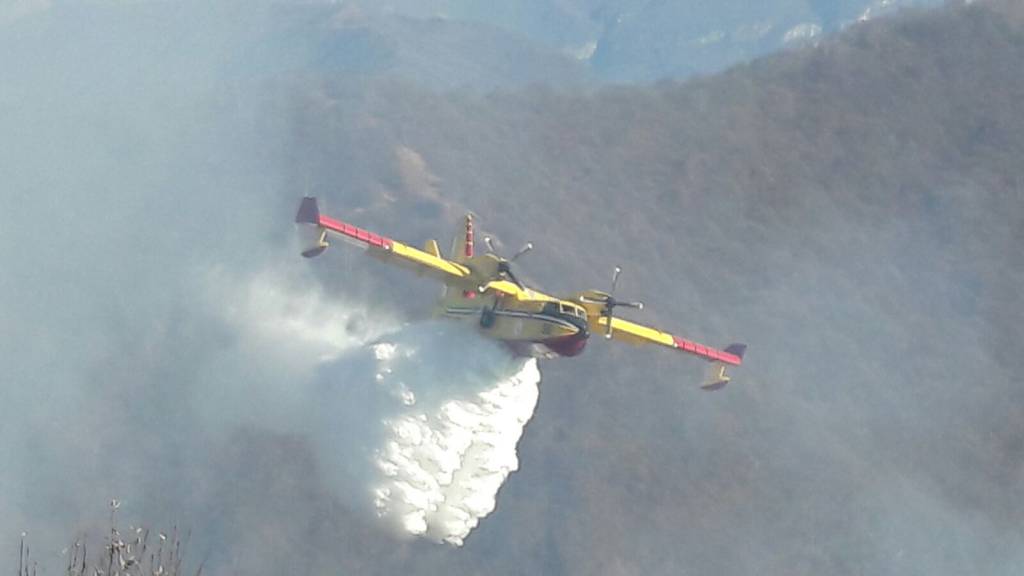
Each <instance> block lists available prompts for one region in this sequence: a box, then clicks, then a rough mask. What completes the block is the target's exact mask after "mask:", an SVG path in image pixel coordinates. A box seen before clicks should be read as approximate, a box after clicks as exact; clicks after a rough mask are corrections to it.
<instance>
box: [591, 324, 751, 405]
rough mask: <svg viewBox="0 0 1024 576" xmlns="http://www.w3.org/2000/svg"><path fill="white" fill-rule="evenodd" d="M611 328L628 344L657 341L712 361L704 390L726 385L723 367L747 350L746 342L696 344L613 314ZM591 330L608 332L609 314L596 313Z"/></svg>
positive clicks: (738, 359) (739, 359) (736, 361)
mask: <svg viewBox="0 0 1024 576" xmlns="http://www.w3.org/2000/svg"><path fill="white" fill-rule="evenodd" d="M611 322H612V330H611V337H612V338H614V339H616V340H622V341H624V342H629V343H630V344H635V345H642V344H658V345H660V346H664V347H666V348H672V349H675V350H679V351H681V352H686V353H688V354H692V355H694V356H697V357H699V358H703V359H704V360H707V361H708V362H712V363H713V366H712V370H711V373H710V375H709V378H708V380H707V381H706V382H705V383H704V385H703V388H705V389H707V390H716V389H718V388H721V387H723V386H725V385H726V384H727V383H728V382H729V377H728V376H726V375H725V367H726V365H729V366H739V365H740V364H742V363H743V353H744V352H746V350H747V346H746V345H745V344H731V345H729V346H728V347H726V349H725V350H719V349H717V348H712V347H710V346H705V345H703V344H698V343H697V342H693V341H692V340H687V339H686V338H681V337H679V336H674V335H672V334H669V333H668V332H662V331H661V330H658V329H657V328H651V327H649V326H644V325H642V324H637V323H635V322H630V321H629V320H623V319H621V318H616V317H614V316H613V317H612V318H611ZM592 323H593V324H596V326H593V330H594V332H598V333H607V331H608V318H606V317H604V316H598V317H597V318H594V319H593V320H592Z"/></svg>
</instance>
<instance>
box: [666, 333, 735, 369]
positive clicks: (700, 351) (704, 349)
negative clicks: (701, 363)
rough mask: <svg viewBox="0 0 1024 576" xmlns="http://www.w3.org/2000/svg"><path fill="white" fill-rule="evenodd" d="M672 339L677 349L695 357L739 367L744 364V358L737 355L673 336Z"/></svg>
mask: <svg viewBox="0 0 1024 576" xmlns="http://www.w3.org/2000/svg"><path fill="white" fill-rule="evenodd" d="M672 339H673V340H675V342H676V347H677V348H679V349H680V350H682V351H684V352H689V353H690V354H693V355H695V356H700V357H701V358H706V359H708V360H714V361H716V362H724V363H725V364H732V365H733V366H739V365H740V364H741V363H743V359H742V358H740V357H739V356H737V355H735V354H729V353H728V352H725V351H724V350H718V349H715V348H710V347H708V346H704V345H703V344H698V343H696V342H691V341H689V340H687V339H686V338H680V337H679V336H673V337H672Z"/></svg>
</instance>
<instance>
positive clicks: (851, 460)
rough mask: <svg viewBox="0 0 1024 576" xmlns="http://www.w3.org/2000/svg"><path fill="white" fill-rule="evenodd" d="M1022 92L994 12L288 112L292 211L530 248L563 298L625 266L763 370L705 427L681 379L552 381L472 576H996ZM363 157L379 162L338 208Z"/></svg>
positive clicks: (655, 370) (395, 92)
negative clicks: (552, 78) (702, 62)
mask: <svg viewBox="0 0 1024 576" xmlns="http://www.w3.org/2000/svg"><path fill="white" fill-rule="evenodd" d="M1022 61H1024V33H1022V29H1021V20H1020V18H1019V9H1018V8H1017V7H1015V6H1014V5H1012V4H1006V5H1005V6H1004V7H1001V8H1000V7H996V6H994V5H975V6H972V7H968V8H958V9H948V10H944V11H939V12H933V13H926V14H915V15H911V16H906V17H900V18H894V19H890V20H885V21H881V22H877V23H874V24H872V25H870V26H862V27H856V28H853V29H850V30H848V31H847V32H845V33H843V34H842V35H840V36H839V37H838V38H835V39H833V40H830V41H828V42H825V43H823V44H822V45H821V46H820V47H818V48H809V49H805V50H801V51H798V52H795V53H790V54H785V55H781V56H777V57H773V58H768V59H765V60H760V61H756V62H754V63H752V64H750V65H745V66H740V67H738V68H734V69H732V70H730V71H729V72H727V73H725V74H723V75H720V76H717V77H712V78H707V79H702V80H698V81H691V82H687V83H683V84H676V83H662V84H658V85H656V86H654V87H651V88H615V89H606V90H600V91H597V92H593V93H589V94H586V95H580V94H574V93H567V92H565V91H560V90H558V89H553V88H552V89H538V90H531V91H526V92H511V93H497V94H492V95H489V96H485V97H477V96H460V95H458V94H444V95H435V94H433V93H430V92H425V91H423V90H419V89H416V88H415V87H414V86H409V85H406V84H397V83H396V84H379V85H375V86H374V87H372V89H371V90H372V91H371V92H370V94H371V96H367V97H360V100H359V101H358V102H354V101H352V100H350V99H348V97H347V96H346V93H345V87H344V85H341V83H334V82H331V81H325V82H323V83H321V84H319V85H317V86H315V87H313V88H312V89H311V91H310V93H309V96H308V98H307V99H306V100H305V101H303V102H301V103H299V104H297V106H298V107H299V108H300V109H301V110H302V113H303V114H304V115H307V116H306V117H307V118H308V120H306V121H305V122H303V123H302V124H301V125H303V126H305V129H304V131H303V132H302V135H301V138H298V139H296V141H295V142H294V145H295V148H294V150H295V153H296V155H297V157H301V158H302V159H303V160H302V161H297V162H296V165H297V166H299V167H301V168H300V171H299V172H297V173H296V175H295V180H300V179H301V178H300V175H301V174H303V173H305V174H311V175H313V178H317V175H321V176H323V178H322V179H318V180H317V182H316V185H315V186H314V188H315V190H316V192H317V193H318V194H321V195H324V196H327V197H328V201H330V200H331V199H335V201H336V202H338V203H341V204H344V203H346V202H352V201H353V200H354V204H353V205H350V206H351V207H352V208H354V209H355V210H354V211H351V212H349V213H350V214H353V215H354V216H353V217H354V218H355V217H358V218H360V219H362V220H363V221H367V222H370V223H373V224H374V225H376V226H378V227H380V228H383V229H389V230H399V231H400V232H399V233H396V234H395V235H396V236H397V237H400V238H408V239H410V240H412V239H418V238H423V237H425V235H428V234H435V235H436V234H446V233H447V231H448V229H449V227H450V222H451V221H452V220H453V219H454V216H455V214H456V213H457V212H458V211H459V210H462V209H466V208H471V209H472V210H474V211H476V213H477V214H479V215H480V217H481V221H482V226H483V227H485V228H486V229H488V230H492V231H494V232H495V233H496V234H497V236H498V238H499V239H501V240H502V241H503V242H504V243H505V244H506V246H507V249H508V250H509V251H512V250H513V249H514V248H515V247H517V246H518V245H519V244H520V243H521V242H523V241H525V240H527V239H530V240H533V241H534V242H535V243H536V244H537V246H538V250H536V251H535V253H534V254H531V255H530V256H529V257H528V258H527V259H525V260H524V262H523V265H522V267H523V269H524V270H525V271H526V273H527V274H528V275H529V276H530V277H532V278H533V279H535V280H536V281H538V282H540V283H541V284H542V285H543V286H545V287H547V288H549V289H551V290H556V291H557V290H562V291H566V292H567V291H570V290H572V289H575V288H576V287H578V286H581V285H584V286H602V285H604V284H605V283H606V282H607V278H608V275H609V271H610V269H611V267H612V266H613V265H615V264H622V265H623V266H625V267H626V270H627V272H626V276H625V281H624V282H623V285H622V289H623V291H624V293H626V294H627V295H629V296H631V297H637V298H641V299H644V300H645V301H646V303H647V304H648V308H647V310H645V312H644V313H643V314H642V315H641V317H642V318H643V319H644V320H648V321H655V322H659V323H661V324H662V325H667V326H669V327H672V328H678V329H680V330H682V331H684V332H685V333H688V334H691V335H693V336H695V337H700V338H704V339H710V340H711V341H712V342H717V343H725V342H728V341H731V340H732V339H746V340H747V341H748V342H749V343H750V345H751V348H750V358H749V361H748V365H747V366H745V367H744V368H743V370H741V371H740V374H739V376H738V378H737V383H736V385H735V386H732V387H730V388H729V389H728V390H727V391H726V392H724V393H723V394H721V395H718V396H708V395H702V394H697V393H696V392H695V391H694V386H693V385H694V384H695V383H696V382H698V380H699V378H700V373H699V370H700V367H699V366H696V365H694V364H693V363H685V362H684V363H680V361H679V359H678V358H675V357H671V356H665V355H659V354H657V353H655V352H651V353H648V352H647V351H633V350H620V349H618V348H614V347H612V346H603V345H602V343H600V342H598V343H595V344H594V345H593V346H592V347H591V349H590V350H588V353H587V356H586V358H585V359H584V360H583V361H581V362H573V363H549V364H548V365H546V366H545V367H544V371H545V386H544V390H543V395H542V400H541V408H540V410H539V412H538V414H537V416H536V419H535V421H534V423H533V424H532V425H531V428H530V429H529V430H528V434H527V437H526V438H525V439H524V441H523V444H524V446H523V449H522V452H523V454H524V458H525V460H526V461H525V462H524V465H523V470H522V472H520V473H519V475H517V476H514V477H513V478H512V480H511V481H510V483H509V485H508V486H507V487H506V492H505V493H504V500H502V502H501V503H500V505H501V508H500V510H499V513H498V514H497V515H496V516H495V519H494V522H492V523H490V524H487V525H485V526H483V527H482V528H481V531H480V534H479V535H478V540H477V542H476V543H477V544H480V545H481V546H482V547H483V546H486V548H484V549H485V550H486V554H495V553H496V552H495V550H494V549H493V548H491V546H493V547H496V548H499V549H500V548H501V544H500V543H501V542H507V541H508V539H513V540H514V541H517V542H520V544H518V546H525V547H526V549H527V550H529V551H530V552H531V554H541V553H542V558H543V559H544V560H543V561H542V562H543V563H542V564H541V566H547V567H548V568H550V566H551V565H558V566H560V567H561V568H562V569H564V570H565V571H568V572H573V573H592V572H608V571H611V572H615V571H616V570H617V569H621V570H622V571H623V572H625V573H635V572H645V571H652V572H659V573H666V572H668V571H670V570H669V567H670V566H692V567H693V569H694V571H695V572H718V573H722V572H724V573H822V572H825V573H858V572H859V571H861V570H864V571H868V572H882V573H896V572H901V571H909V572H912V573H913V572H914V571H915V570H920V571H921V572H922V573H924V572H929V571H932V570H936V571H942V570H941V569H942V568H945V569H950V570H953V571H956V569H954V568H953V567H954V566H959V567H960V568H959V569H960V570H966V571H972V570H975V571H981V572H998V571H999V570H1001V569H1004V567H1005V564H1004V562H1006V561H1008V556H1012V555H1013V554H1014V553H1013V552H1012V547H1011V546H1010V545H1009V543H1010V542H1013V541H1019V540H1018V539H1019V538H1020V533H1019V529H1018V528H1016V527H1015V526H1016V524H1018V523H1019V520H1020V518H1021V514H1022V513H1024V510H1022V509H1021V507H1020V504H1019V497H1020V495H1021V489H1022V476H1021V474H1022V469H1021V466H1020V461H1021V455H1022V453H1021V451H1020V447H1021V445H1022V444H1021V436H1020V426H1019V423H1020V422H1021V418H1022V415H1024V414H1022V412H1021V410H1022V409H1021V399H1022V397H1021V392H1020V387H1019V378H1018V377H1017V376H1014V375H1015V374H1019V373H1020V370H1021V369H1022V368H1024V366H1022V365H1021V360H1020V345H1019V344H1018V343H1017V342H1016V341H1017V340H1018V338H1017V336H1016V334H1017V333H1018V332H1019V331H1018V330H1017V328H1016V326H1019V325H1020V322H1021V320H1022V319H1024V318H1022V314H1024V302H1022V301H1021V296H1020V292H1019V290H1018V288H1017V287H1018V286H1019V285H1020V283H1021V281H1022V273H1024V260H1022V257H1021V256H1020V251H1019V249H1018V246H1019V245H1020V242H1021V230H1022V225H1024V222H1022V220H1024V212H1022V194H1024V172H1022V169H1021V163H1020V158H1022V157H1024V155H1022V154H1024V115H1022V114H1020V111H1019V105H1018V103H1019V102H1021V101H1024V100H1022V98H1024V74H1022V73H1021V70H1020V66H1019V65H1020V62H1022ZM341 122H344V127H345V129H342V130H339V129H337V127H338V126H339V123H341ZM339 139H340V140H339ZM368 143H369V146H370V147H369V148H368V147H367V144H368ZM413 153H414V154H416V155H418V157H420V158H422V163H417V164H416V165H417V166H418V168H417V169H418V170H419V171H420V172H421V173H422V174H421V178H419V179H417V178H415V177H410V176H409V175H408V173H407V171H408V169H409V168H408V162H407V158H408V157H409V155H410V154H413ZM365 156H369V157H372V158H376V159H381V158H390V159H391V161H390V162H387V163H384V164H382V165H380V166H379V168H378V170H377V171H375V172H370V173H372V174H375V176H374V177H373V178H370V179H368V180H367V181H362V182H359V183H358V184H357V185H355V186H350V184H349V181H347V180H345V179H343V178H341V177H340V176H341V174H342V173H345V171H346V170H347V169H348V167H350V166H354V165H360V162H361V159H362V158H365ZM329 166H330V167H332V168H329ZM342 167H344V168H342ZM367 174H369V173H367ZM375 190H376V192H374V191H375ZM385 199H387V200H385ZM364 209H365V210H366V212H365V216H364V212H363V210H364ZM355 215H358V216H355ZM553 510H555V511H557V512H554V513H552V511H553ZM512 534H517V535H519V536H512ZM526 534H529V535H530V536H529V537H528V536H526ZM481 541H483V542H486V545H485V544H483V543H481ZM950 546H953V547H954V548H953V551H952V552H940V550H949V547H950ZM518 549H519V548H513V550H518ZM476 550H480V548H476V547H474V546H470V547H469V548H468V551H469V552H470V553H471V554H472V553H473V552H474V551H476ZM480 553H481V554H484V552H480ZM509 553H514V552H512V551H509ZM483 557H484V556H481V558H483ZM901 558H902V560H901ZM1016 562H1018V563H1019V562H1020V559H1019V557H1018V558H1017V559H1016ZM551 563H554V564H551ZM616 563H618V564H616ZM1018 565H1019V564H1018ZM609 566H619V568H617V569H611V570H609ZM926 567H927V569H926Z"/></svg>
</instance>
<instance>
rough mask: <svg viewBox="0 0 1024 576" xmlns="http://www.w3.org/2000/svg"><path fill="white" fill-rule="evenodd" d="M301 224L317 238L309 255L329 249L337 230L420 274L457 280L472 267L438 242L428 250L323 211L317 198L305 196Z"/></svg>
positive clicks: (371, 251)
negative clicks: (445, 252) (445, 255)
mask: <svg viewBox="0 0 1024 576" xmlns="http://www.w3.org/2000/svg"><path fill="white" fill-rule="evenodd" d="M295 222H296V223H298V224H308V225H311V227H314V226H315V228H314V229H312V230H313V231H314V234H315V236H314V237H313V239H314V242H313V244H312V246H311V247H309V248H308V249H306V250H303V252H302V255H303V256H305V257H307V258H312V257H314V256H319V255H320V254H321V253H323V251H324V250H326V249H327V246H328V243H327V237H328V235H330V234H336V235H338V236H340V237H341V239H342V240H345V241H347V242H349V243H351V244H354V245H356V246H358V247H360V248H365V249H366V250H367V251H368V253H369V254H370V255H371V256H374V257H375V258H379V259H381V260H384V261H386V262H390V263H392V264H397V265H399V266H402V267H404V268H408V269H411V270H413V271H415V272H416V273H417V274H424V275H428V276H431V277H433V278H436V279H438V280H441V281H442V282H445V283H451V282H457V281H459V280H462V279H465V278H468V277H469V275H470V270H469V268H466V267H465V266H463V265H462V264H459V263H457V262H452V261H451V260H446V259H444V258H442V257H441V255H440V252H439V251H438V250H437V243H436V242H428V244H427V249H428V250H430V252H425V251H423V250H419V249H416V248H413V247H412V246H409V245H406V244H402V243H401V242H398V241H395V240H392V239H391V238H387V237H384V236H380V235H378V234H374V233H373V232H368V231H366V230H363V229H362V228H358V227H356V226H353V225H351V224H348V223H346V222H342V221H341V220H336V219H334V218H331V217H329V216H324V215H322V214H320V208H319V207H318V206H317V202H316V198H309V197H306V198H303V199H302V203H301V204H300V205H299V212H298V214H296V216H295Z"/></svg>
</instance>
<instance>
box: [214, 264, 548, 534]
mask: <svg viewBox="0 0 1024 576" xmlns="http://www.w3.org/2000/svg"><path fill="white" fill-rule="evenodd" d="M289 277H292V278H299V279H300V281H296V282H295V283H293V284H287V283H285V282H283V281H282V280H280V279H279V275H276V274H262V275H259V276H256V277H254V278H251V279H249V280H247V281H243V282H237V281H229V280H230V279H229V278H227V276H226V275H224V274H223V273H214V274H211V275H209V278H211V279H212V284H213V285H217V286H226V287H232V286H238V285H242V286H244V288H243V289H242V290H238V289H237V288H229V289H227V290H215V291H214V294H216V296H215V300H219V301H220V302H221V304H219V305H217V308H218V309H219V310H220V313H221V314H222V316H223V317H224V318H225V319H226V320H227V321H228V323H229V324H230V325H231V326H232V328H233V330H235V331H237V332H238V333H239V334H241V335H242V336H241V337H240V338H239V341H238V344H237V346H238V348H239V349H238V350H237V352H238V353H236V354H230V355H228V356H229V357H233V358H235V360H233V361H232V362H231V363H230V364H229V365H226V366H224V367H222V369H221V372H222V373H223V374H224V375H225V377H224V378H218V377H217V375H216V374H212V375H210V376H209V378H208V379H209V380H210V381H213V382H218V384H217V385H215V386H211V389H210V390H208V391H205V392H204V401H203V405H205V406H209V407H211V409H210V410H209V411H208V412H209V413H208V418H209V422H210V423H211V426H212V427H215V428H216V427H219V428H220V429H224V428H225V424H228V425H229V427H232V426H239V425H241V426H259V427H265V428H269V429H274V430H278V431H281V432H300V433H305V434H308V436H309V439H310V441H311V443H312V444H313V445H314V446H315V447H316V452H317V454H318V457H319V460H320V461H319V465H320V468H321V469H320V472H321V474H322V475H323V476H324V482H325V483H326V484H327V485H328V486H329V487H330V488H331V489H332V491H333V492H334V493H335V495H336V496H337V497H338V498H339V499H341V500H343V501H345V503H346V504H347V505H348V506H350V507H352V508H356V509H362V510H365V512H366V514H367V515H370V516H376V517H377V518H379V519H380V520H381V521H382V522H383V523H384V524H385V525H387V526H389V527H391V528H393V529H394V530H395V531H396V533H397V534H399V535H414V536H422V537H424V538H427V539H429V540H431V541H434V542H439V543H440V542H447V543H450V544H454V545H461V544H462V543H463V541H464V539H465V538H466V537H467V536H468V535H469V533H470V532H471V531H472V530H473V528H475V527H476V526H477V524H478V523H479V522H480V520H481V519H482V518H484V517H485V516H487V515H488V514H490V513H491V512H492V511H493V510H494V509H495V506H496V498H497V493H498V491H499V489H500V488H501V486H502V484H503V483H504V482H505V480H506V479H507V478H508V475H509V474H510V473H511V472H513V471H515V470H517V469H518V466H519V460H518V456H517V454H516V445H517V443H518V441H519V438H520V437H521V436H522V433H523V430H524V427H525V425H526V423H527V422H528V421H529V420H530V418H531V417H532V415H533V411H534V408H535V407H536V404H537V397H538V394H539V388H538V384H539V382H540V371H539V370H538V368H537V364H536V361H535V360H523V359H518V358H515V357H513V356H512V355H511V354H510V353H509V352H508V351H507V350H506V349H505V348H504V347H503V346H501V345H500V344H498V343H496V342H493V341H490V340H487V339H484V338H482V337H481V336H480V335H479V334H477V333H476V332H475V331H474V330H472V329H471V328H469V327H466V326H463V325H459V324H456V323H454V322H451V321H447V320H434V321H425V322H418V323H411V324H405V325H402V324H400V323H399V322H398V321H397V320H396V319H394V318H393V317H390V316H388V315H387V314H386V313H383V314H382V313H376V312H374V311H372V310H369V309H367V307H366V306H364V305H358V304H344V303H340V302H337V301H333V300H332V299H330V298H328V297H326V296H325V295H324V294H323V293H322V292H320V291H319V290H317V289H316V283H315V281H313V280H312V279H310V278H303V275H302V274H292V275H290V276H289ZM382 335H383V336H382ZM253 362H255V363H256V365H254V366H251V367H248V368H241V367H240V365H246V364H249V363H253ZM239 374H243V375H246V377H245V378H242V379H239V378H238V375H239ZM231 379H234V380H231ZM225 407H233V410H228V412H227V413H226V412H225V410H226V408H225ZM214 423H216V424H214Z"/></svg>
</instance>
